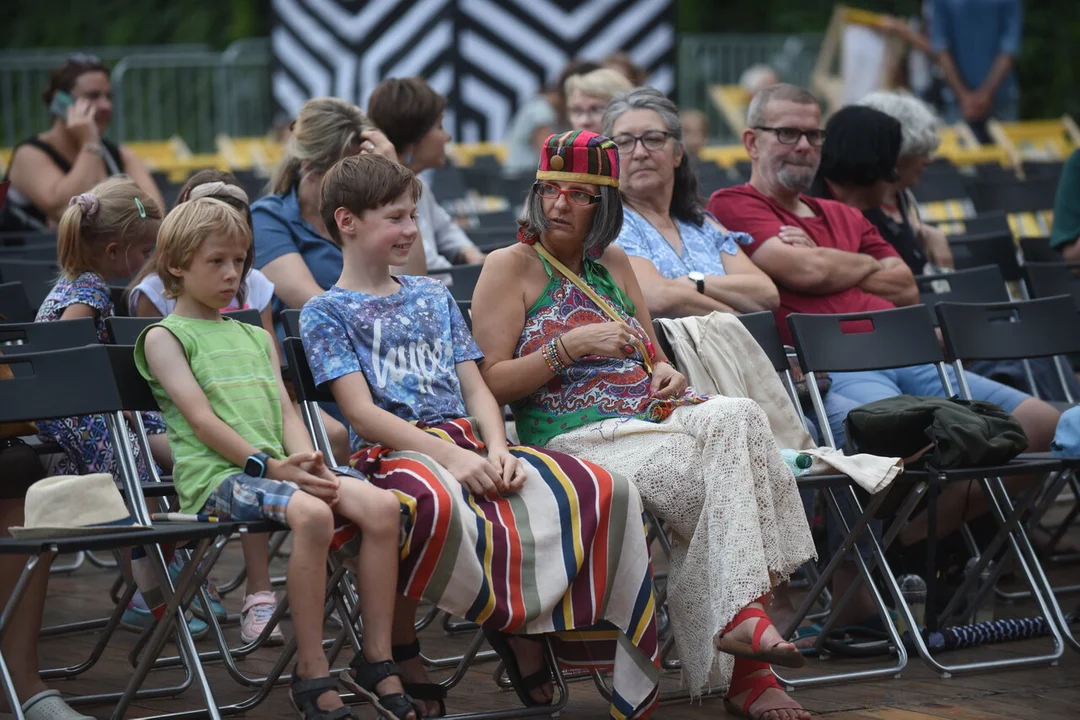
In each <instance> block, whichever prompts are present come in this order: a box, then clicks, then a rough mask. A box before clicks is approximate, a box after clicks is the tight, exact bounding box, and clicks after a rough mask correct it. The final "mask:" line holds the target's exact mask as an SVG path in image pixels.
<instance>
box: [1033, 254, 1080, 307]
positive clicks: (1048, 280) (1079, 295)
mask: <svg viewBox="0 0 1080 720" xmlns="http://www.w3.org/2000/svg"><path fill="white" fill-rule="evenodd" d="M1024 272H1025V273H1026V274H1027V283H1028V289H1029V290H1030V291H1031V294H1032V295H1033V296H1035V297H1037V298H1044V297H1053V296H1054V295H1072V297H1073V301H1074V302H1075V303H1076V306H1077V307H1078V308H1080V276H1078V275H1077V274H1076V273H1077V272H1080V263H1067V262H1052V263H1050V262H1048V263H1042V262H1038V263H1036V262H1029V263H1027V264H1026V265H1024Z"/></svg>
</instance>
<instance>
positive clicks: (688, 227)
mask: <svg viewBox="0 0 1080 720" xmlns="http://www.w3.org/2000/svg"><path fill="white" fill-rule="evenodd" d="M675 226H676V227H678V228H679V237H681V238H682V246H683V250H682V255H680V254H679V253H677V252H675V248H673V247H672V246H671V243H669V242H668V241H667V240H665V239H664V236H663V235H661V234H660V232H659V231H658V230H657V229H656V228H654V227H653V226H652V225H651V224H649V221H648V220H646V219H645V218H643V217H641V216H640V215H638V214H637V213H636V212H634V211H633V210H631V209H630V208H628V207H626V206H623V224H622V231H621V232H619V237H618V238H616V239H615V242H616V243H617V244H618V246H619V247H621V248H622V249H623V250H624V251H626V254H627V255H630V256H632V257H640V258H645V259H646V260H648V261H649V262H651V263H652V264H653V265H655V266H656V269H657V270H658V271H660V274H661V275H663V276H664V277H666V278H668V279H669V280H671V279H674V278H677V277H685V276H686V275H688V274H689V273H691V272H699V273H703V274H705V275H726V274H727V273H726V272H725V271H724V261H723V259H722V258H721V253H727V254H728V255H735V254H737V253H738V252H739V245H748V244H750V243H751V242H753V239H752V238H751V237H750V236H749V235H747V234H746V233H739V232H725V231H724V230H721V229H720V227H719V223H717V225H713V224H712V222H710V221H708V220H706V221H705V222H704V223H702V224H701V226H700V227H698V226H697V225H694V224H693V223H688V222H683V221H682V220H679V219H675Z"/></svg>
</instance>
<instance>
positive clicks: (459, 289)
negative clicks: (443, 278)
mask: <svg viewBox="0 0 1080 720" xmlns="http://www.w3.org/2000/svg"><path fill="white" fill-rule="evenodd" d="M483 267H484V266H483V264H477V265H455V266H454V267H452V268H448V269H447V270H446V272H448V273H450V277H452V278H453V279H454V284H453V285H451V286H450V294H451V295H452V296H453V297H454V299H455V300H472V294H473V290H474V289H476V281H477V280H478V279H479V278H480V270H482V269H483ZM439 272H442V271H441V270H440V271H439Z"/></svg>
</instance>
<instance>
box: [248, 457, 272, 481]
mask: <svg viewBox="0 0 1080 720" xmlns="http://www.w3.org/2000/svg"><path fill="white" fill-rule="evenodd" d="M268 462H270V456H269V455H267V454H266V453H264V452H257V453H255V454H254V455H251V456H249V457H248V459H247V462H246V463H244V474H245V475H250V476H251V477H257V478H261V477H266V464H267V463H268Z"/></svg>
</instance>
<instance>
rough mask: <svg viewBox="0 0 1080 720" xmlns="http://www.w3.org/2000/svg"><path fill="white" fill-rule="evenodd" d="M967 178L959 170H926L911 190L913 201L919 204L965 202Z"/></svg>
mask: <svg viewBox="0 0 1080 720" xmlns="http://www.w3.org/2000/svg"><path fill="white" fill-rule="evenodd" d="M966 181H967V178H966V177H965V176H964V175H962V174H961V173H960V171H959V170H957V169H955V168H953V169H950V170H930V169H929V168H928V169H927V171H926V172H924V173H923V175H922V177H921V178H919V182H918V184H916V185H915V187H914V188H912V192H914V193H915V199H916V200H918V201H919V202H920V203H931V202H945V201H947V200H966V199H967V188H966V187H965V183H966Z"/></svg>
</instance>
